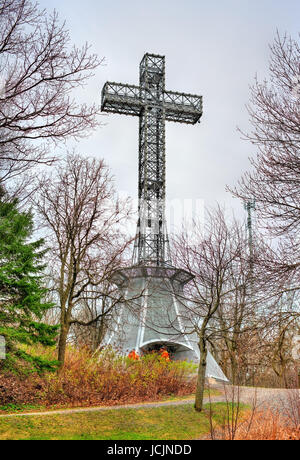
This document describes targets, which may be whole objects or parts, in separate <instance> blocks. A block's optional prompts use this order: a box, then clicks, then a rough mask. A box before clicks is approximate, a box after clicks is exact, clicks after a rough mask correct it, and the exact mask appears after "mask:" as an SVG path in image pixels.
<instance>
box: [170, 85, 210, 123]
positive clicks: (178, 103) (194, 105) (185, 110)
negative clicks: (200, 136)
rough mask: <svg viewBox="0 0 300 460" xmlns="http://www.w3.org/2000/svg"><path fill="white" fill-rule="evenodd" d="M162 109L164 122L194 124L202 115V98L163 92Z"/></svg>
mask: <svg viewBox="0 0 300 460" xmlns="http://www.w3.org/2000/svg"><path fill="white" fill-rule="evenodd" d="M164 107H165V114H166V120H168V121H177V122H179V123H189V124H195V123H197V121H199V120H200V118H201V115H202V96H196V95H193V94H186V93H177V92H175V91H165V92H164Z"/></svg>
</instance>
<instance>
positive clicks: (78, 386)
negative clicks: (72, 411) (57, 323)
mask: <svg viewBox="0 0 300 460" xmlns="http://www.w3.org/2000/svg"><path fill="white" fill-rule="evenodd" d="M38 353H39V355H40V354H41V350H38ZM45 353H46V351H45ZM47 353H48V356H47V357H48V358H49V351H47ZM53 353H54V352H53ZM193 368H194V365H193V364H188V363H185V364H183V363H182V362H176V361H175V362H172V361H171V362H166V361H160V360H159V359H158V355H155V354H151V355H146V356H143V357H142V358H141V359H140V360H139V361H132V360H130V359H129V358H127V357H122V356H120V355H119V354H117V353H115V352H114V351H113V350H111V349H106V350H104V351H102V352H101V353H100V354H98V355H94V356H93V355H92V354H91V353H90V351H88V350H87V349H84V348H82V349H80V350H78V349H75V348H72V347H68V349H67V353H66V361H65V366H64V369H63V371H62V372H61V373H60V375H58V374H56V373H45V374H44V375H43V376H37V375H31V376H28V377H24V378H21V377H17V376H13V375H10V376H9V377H8V376H7V377H5V378H7V379H8V380H7V381H8V382H11V385H8V387H7V390H6V391H4V392H2V393H1V392H0V405H5V404H8V403H14V404H18V403H28V402H30V403H37V402H39V403H40V404H43V405H68V406H70V405H71V406H72V405H73V406H75V405H87V406H88V405H92V404H106V405H113V404H119V403H125V402H126V403H128V402H131V403H133V402H138V401H149V400H153V399H160V398H162V397H164V396H168V395H186V394H190V393H192V392H193V391H195V378H190V374H191V371H192V370H193ZM24 389H25V390H26V391H25V393H24V394H22V391H23V390H24ZM0 391H1V388H0Z"/></svg>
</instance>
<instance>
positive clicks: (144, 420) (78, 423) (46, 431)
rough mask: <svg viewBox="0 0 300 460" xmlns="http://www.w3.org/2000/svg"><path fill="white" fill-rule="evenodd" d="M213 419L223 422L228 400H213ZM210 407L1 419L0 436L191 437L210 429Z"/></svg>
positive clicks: (131, 438) (152, 438)
mask: <svg viewBox="0 0 300 460" xmlns="http://www.w3.org/2000/svg"><path fill="white" fill-rule="evenodd" d="M212 408H213V420H214V421H215V422H216V423H218V424H221V423H223V421H224V414H225V413H226V404H225V403H214V404H212ZM208 414H209V412H208V406H206V410H205V411H204V412H201V413H197V412H195V410H194V409H193V405H192V404H184V405H180V406H161V407H155V408H149V407H148V408H147V407H145V408H141V409H109V410H103V411H101V410H99V412H98V411H97V412H84V413H72V414H59V415H58V414H53V415H42V416H39V415H32V416H16V417H7V418H6V417H3V418H2V417H1V418H0V439H1V440H3V439H108V440H121V439H126V440H134V439H137V440H138V439H151V440H163V439H165V440H189V439H197V438H200V437H201V436H203V435H204V434H206V433H208V432H209V415H208Z"/></svg>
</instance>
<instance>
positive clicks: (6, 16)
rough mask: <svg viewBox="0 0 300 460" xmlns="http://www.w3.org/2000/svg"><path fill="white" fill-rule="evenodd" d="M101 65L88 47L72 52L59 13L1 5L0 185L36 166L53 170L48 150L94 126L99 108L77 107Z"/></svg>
mask: <svg viewBox="0 0 300 460" xmlns="http://www.w3.org/2000/svg"><path fill="white" fill-rule="evenodd" d="M99 64H100V61H99V59H98V57H97V56H96V55H95V54H90V51H89V46H88V45H87V44H85V45H83V46H82V47H81V48H77V47H75V46H71V41H70V36H69V32H68V31H67V30H66V28H65V24H64V23H60V21H59V19H58V15H57V13H56V12H55V11H54V12H53V13H52V14H50V15H49V14H47V13H46V11H45V10H40V9H39V7H38V5H37V4H36V3H34V2H32V1H31V0H3V1H2V2H1V4H0V167H1V181H2V182H4V181H7V180H8V179H15V178H16V177H17V176H19V175H20V174H21V173H24V172H25V171H28V169H30V168H31V167H32V166H33V165H36V164H51V163H52V161H53V160H54V158H55V156H54V154H53V153H51V149H50V147H51V145H54V146H55V145H56V144H57V143H58V142H60V141H65V140H66V139H67V138H69V137H72V138H79V137H82V136H85V135H87V134H88V133H89V131H90V130H91V129H93V128H95V127H96V126H97V124H98V122H97V119H96V115H97V114H98V113H99V112H100V109H99V107H98V106H97V105H95V104H92V105H91V106H88V105H87V104H79V103H78V102H76V100H75V99H74V98H73V97H72V91H73V90H74V89H76V88H79V87H82V86H83V85H85V84H86V83H87V80H88V79H89V78H90V77H91V76H92V75H93V72H94V70H95V69H96V68H97V67H98V66H99Z"/></svg>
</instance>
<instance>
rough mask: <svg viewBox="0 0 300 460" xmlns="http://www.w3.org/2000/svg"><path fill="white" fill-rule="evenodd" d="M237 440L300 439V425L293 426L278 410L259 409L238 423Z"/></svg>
mask: <svg viewBox="0 0 300 460" xmlns="http://www.w3.org/2000/svg"><path fill="white" fill-rule="evenodd" d="M234 439H235V440H252V441H254V440H258V441H264V440H265V441H266V440H269V441H275V440H299V439H300V426H299V427H297V428H296V427H293V426H291V425H290V424H288V423H287V420H286V418H285V417H283V416H282V415H280V414H279V413H278V412H272V411H270V410H268V411H258V412H255V413H254V414H253V413H252V414H251V415H250V416H249V417H248V418H247V419H246V420H245V421H243V422H242V423H241V424H239V425H238V427H237V429H236V432H235V436H234Z"/></svg>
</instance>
